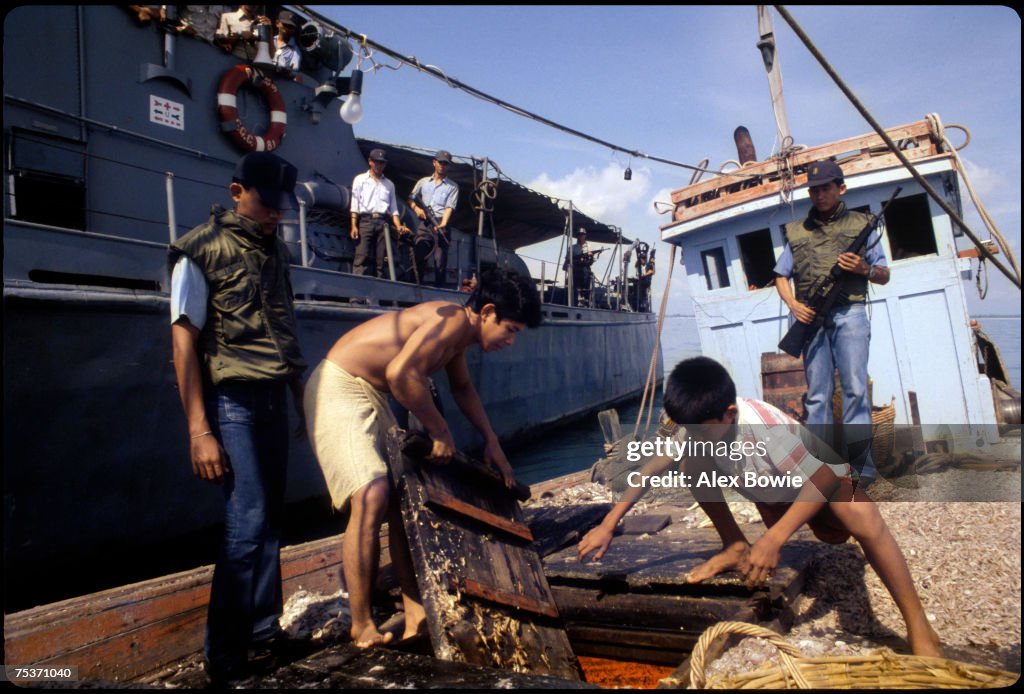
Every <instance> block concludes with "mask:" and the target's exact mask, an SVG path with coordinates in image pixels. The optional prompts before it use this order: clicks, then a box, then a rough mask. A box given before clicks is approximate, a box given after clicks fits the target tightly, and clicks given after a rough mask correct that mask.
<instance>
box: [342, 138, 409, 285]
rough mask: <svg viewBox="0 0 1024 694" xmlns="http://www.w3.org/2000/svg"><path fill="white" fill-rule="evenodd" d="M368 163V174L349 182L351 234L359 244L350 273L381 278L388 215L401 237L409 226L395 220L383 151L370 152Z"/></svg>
mask: <svg viewBox="0 0 1024 694" xmlns="http://www.w3.org/2000/svg"><path fill="white" fill-rule="evenodd" d="M368 163H369V165H370V169H369V171H364V172H363V173H361V174H359V175H358V176H356V177H355V179H354V180H353V181H352V205H351V212H352V231H351V232H350V235H351V237H352V238H353V239H354V240H357V241H358V245H357V246H356V254H355V260H354V261H353V263H352V272H354V273H355V274H357V275H370V274H373V275H374V276H376V277H384V258H385V255H386V252H387V243H386V237H385V236H384V235H385V234H388V233H390V232H389V230H388V216H390V217H391V221H392V223H393V224H394V226H395V229H397V230H398V232H399V233H400V234H406V233H408V232H409V227H407V226H405V225H404V224H402V222H401V220H400V219H399V218H398V201H397V196H396V195H395V184H394V183H392V182H391V181H390V180H388V179H387V178H385V177H384V167H385V166H387V164H388V158H387V155H386V154H385V153H384V150H382V149H374V150H371V151H370V156H369V158H368ZM392 261H394V258H392ZM371 265H372V266H373V269H372V270H371Z"/></svg>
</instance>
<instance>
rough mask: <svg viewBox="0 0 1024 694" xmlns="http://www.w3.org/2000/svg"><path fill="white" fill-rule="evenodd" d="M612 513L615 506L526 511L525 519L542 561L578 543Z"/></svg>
mask: <svg viewBox="0 0 1024 694" xmlns="http://www.w3.org/2000/svg"><path fill="white" fill-rule="evenodd" d="M611 509H612V504H577V505H573V506H546V507H542V508H531V509H524V511H523V516H524V517H525V518H526V523H527V525H529V526H530V532H532V533H533V536H534V538H535V539H534V541H533V548H534V549H535V550H536V551H537V554H539V555H540V556H541V557H546V556H548V555H549V554H551V553H553V552H557V551H558V550H560V549H562V548H563V547H566V546H567V545H569V544H575V543H577V542H579V540H580V538H582V537H583V536H584V535H585V534H586V533H587V531H588V530H590V529H591V528H592V527H594V526H595V525H597V524H598V523H600V522H601V520H602V519H603V518H604V517H605V516H606V515H607V514H608V512H609V511H610V510H611Z"/></svg>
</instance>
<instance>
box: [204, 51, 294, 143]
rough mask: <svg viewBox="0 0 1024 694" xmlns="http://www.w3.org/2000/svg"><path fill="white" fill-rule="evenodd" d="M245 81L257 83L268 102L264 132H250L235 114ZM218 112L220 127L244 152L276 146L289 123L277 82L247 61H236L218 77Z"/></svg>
mask: <svg viewBox="0 0 1024 694" xmlns="http://www.w3.org/2000/svg"><path fill="white" fill-rule="evenodd" d="M245 84H249V85H252V86H254V87H258V88H259V89H260V91H262V92H263V96H264V98H266V100H267V105H269V106H270V127H268V128H267V132H265V133H263V136H262V137H261V136H259V135H255V134H253V133H252V132H251V131H250V130H249V129H248V128H247V127H245V123H243V122H242V119H241V118H239V117H238V106H237V104H238V98H237V95H238V90H239V88H240V87H242V86H243V85H245ZM217 114H218V116H219V117H220V128H221V130H222V131H224V132H225V133H227V135H228V137H230V138H231V140H232V141H233V142H234V143H235V144H236V145H238V147H239V148H241V149H243V150H245V151H246V152H270V151H272V150H274V149H277V147H278V145H280V144H281V140H282V139H283V138H284V133H285V130H286V128H287V127H288V114H287V113H285V110H284V99H282V98H281V92H280V91H279V90H278V88H277V85H275V84H274V81H273V80H272V79H270V78H269V77H266V76H264V75H261V74H260V73H258V72H256V71H255V70H253V68H252V67H250V66H248V65H236V66H234V67H233V68H231V69H230V70H228V71H227V72H225V73H224V76H223V77H222V78H221V80H220V85H218V87H217Z"/></svg>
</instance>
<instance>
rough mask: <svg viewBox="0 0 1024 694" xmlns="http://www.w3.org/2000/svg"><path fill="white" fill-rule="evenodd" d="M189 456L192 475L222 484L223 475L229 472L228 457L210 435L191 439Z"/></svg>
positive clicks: (215, 439) (218, 442)
mask: <svg viewBox="0 0 1024 694" xmlns="http://www.w3.org/2000/svg"><path fill="white" fill-rule="evenodd" d="M190 455H191V458H192V473H193V474H194V475H195V476H196V477H199V478H200V479H204V480H206V481H207V482H214V483H215V484H223V483H224V477H225V475H227V474H228V473H229V472H231V466H230V465H229V464H228V455H227V453H225V451H224V448H223V447H222V446H221V445H220V441H218V440H217V438H216V437H215V436H214V435H213V434H212V433H207V434H206V435H204V436H198V437H196V438H194V439H192V442H191V444H190Z"/></svg>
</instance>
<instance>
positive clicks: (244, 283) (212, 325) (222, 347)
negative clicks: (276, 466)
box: [170, 206, 306, 385]
mask: <svg viewBox="0 0 1024 694" xmlns="http://www.w3.org/2000/svg"><path fill="white" fill-rule="evenodd" d="M181 254H185V255H187V256H188V257H189V258H191V259H192V260H193V261H195V263H196V264H197V265H198V266H199V268H200V269H201V270H202V272H203V275H204V276H205V277H206V281H207V283H208V285H209V290H210V294H209V299H208V301H207V318H206V324H205V325H204V326H203V329H202V331H200V335H199V345H200V347H201V349H202V353H203V358H204V362H205V365H206V369H207V374H208V376H209V378H210V380H211V381H212V383H213V384H214V385H216V384H218V383H220V382H221V381H224V380H242V381H268V380H287V379H290V378H291V377H293V376H296V375H299V374H301V373H302V372H303V371H304V370H305V368H306V363H305V361H304V360H303V358H302V353H301V352H300V350H299V340H298V336H297V334H296V333H297V330H296V327H295V306H294V302H293V299H292V288H291V280H290V276H289V271H288V259H289V255H288V250H287V247H286V246H285V245H284V243H283V242H282V241H281V240H280V239H278V238H277V236H276V235H271V236H267V235H265V234H263V233H262V230H261V229H260V226H259V225H258V224H256V223H255V222H253V221H252V220H250V219H247V218H245V217H242V216H240V215H238V214H236V213H235V212H233V211H230V210H224V209H223V208H221V207H220V206H214V208H213V211H212V212H211V215H210V221H208V222H207V223H206V224H203V225H201V226H198V227H196V228H195V229H193V230H192V231H190V232H189V233H187V234H185V235H184V236H182V237H181V238H180V239H178V240H177V241H175V242H174V243H172V244H171V248H170V262H171V265H172V267H173V265H174V263H176V262H177V260H178V259H179V257H180V256H181Z"/></svg>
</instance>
